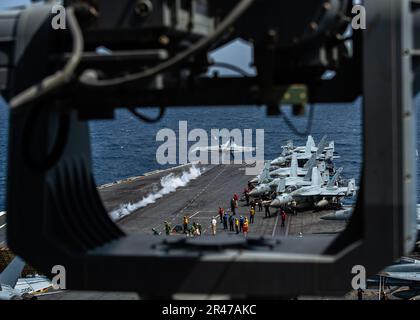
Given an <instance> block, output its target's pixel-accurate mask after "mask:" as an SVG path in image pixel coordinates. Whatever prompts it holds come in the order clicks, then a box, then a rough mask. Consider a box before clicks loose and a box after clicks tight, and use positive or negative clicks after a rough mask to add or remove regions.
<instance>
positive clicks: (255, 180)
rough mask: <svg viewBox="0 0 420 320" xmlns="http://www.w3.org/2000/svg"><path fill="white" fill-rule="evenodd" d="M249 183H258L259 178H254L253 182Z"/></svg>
mask: <svg viewBox="0 0 420 320" xmlns="http://www.w3.org/2000/svg"><path fill="white" fill-rule="evenodd" d="M249 182H251V183H255V182H258V178H257V177H255V178H253V179H252V180H250V181H249Z"/></svg>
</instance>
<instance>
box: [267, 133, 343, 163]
mask: <svg viewBox="0 0 420 320" xmlns="http://www.w3.org/2000/svg"><path fill="white" fill-rule="evenodd" d="M326 139H327V136H323V137H322V139H321V140H320V142H319V143H318V146H315V142H314V139H313V138H312V136H308V140H307V141H306V146H301V147H296V148H293V142H289V143H288V145H287V146H283V147H282V148H283V151H282V154H281V155H280V157H278V158H276V159H274V160H272V161H271V163H270V164H271V165H272V166H282V165H284V164H286V163H287V162H288V161H290V160H291V157H292V154H293V153H297V154H298V155H297V158H298V160H308V159H310V158H311V156H312V154H313V153H316V154H317V157H318V158H320V159H324V160H325V159H335V158H337V157H336V156H334V151H335V150H334V141H331V142H330V143H329V145H328V146H327V141H326ZM323 152H325V154H323Z"/></svg>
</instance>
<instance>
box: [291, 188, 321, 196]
mask: <svg viewBox="0 0 420 320" xmlns="http://www.w3.org/2000/svg"><path fill="white" fill-rule="evenodd" d="M296 191H298V192H296V196H299V197H300V196H302V197H310V196H317V195H319V191H320V190H319V189H311V190H299V189H298V190H296Z"/></svg>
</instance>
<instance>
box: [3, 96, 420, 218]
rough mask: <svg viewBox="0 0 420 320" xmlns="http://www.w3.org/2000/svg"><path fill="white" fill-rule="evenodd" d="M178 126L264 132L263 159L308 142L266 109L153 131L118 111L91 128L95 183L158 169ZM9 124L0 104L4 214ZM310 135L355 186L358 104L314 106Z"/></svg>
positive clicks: (189, 117) (220, 113) (169, 119)
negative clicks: (162, 136) (162, 149)
mask: <svg viewBox="0 0 420 320" xmlns="http://www.w3.org/2000/svg"><path fill="white" fill-rule="evenodd" d="M416 105H418V106H419V105H420V99H416ZM417 110H420V108H417ZM285 111H286V113H287V114H289V115H290V109H289V108H287V107H286V108H285ZM150 112H153V111H150ZM150 112H149V113H150ZM418 119H419V120H420V113H419V116H418ZM179 120H186V121H188V129H189V130H190V129H194V128H202V129H205V130H207V131H208V134H209V136H210V130H211V129H213V128H217V129H222V128H227V129H233V128H239V129H254V130H255V129H265V158H266V159H272V158H275V157H277V156H279V153H280V151H281V148H280V146H281V145H284V144H285V142H286V141H287V140H288V139H293V140H294V143H295V145H303V144H304V143H305V141H306V138H304V137H298V136H295V135H293V133H292V132H291V131H290V130H289V128H288V127H287V126H286V125H285V123H284V121H283V120H282V119H281V118H278V117H275V118H271V117H266V115H265V109H264V108H259V107H252V108H249V107H225V108H220V107H219V108H178V109H175V108H172V109H171V108H170V109H168V111H167V112H166V114H165V117H164V118H163V119H162V120H161V121H160V122H159V123H157V124H154V125H150V124H146V123H143V122H139V121H138V120H137V118H135V117H133V116H132V115H131V114H130V113H129V112H127V111H126V110H118V111H117V112H116V119H115V120H106V121H92V122H91V123H90V130H91V143H92V153H93V165H94V175H95V179H96V183H97V184H98V185H101V184H104V183H107V182H111V181H115V180H119V179H123V178H127V177H130V176H137V175H141V174H143V173H145V172H149V171H152V170H156V169H161V168H162V166H160V165H159V164H158V163H157V161H156V150H157V148H158V146H159V145H160V144H161V143H162V142H156V134H157V132H158V131H159V130H160V129H162V128H171V129H173V130H174V131H175V132H177V131H178V125H179V122H178V121H179ZM292 120H293V122H294V123H295V124H296V126H297V127H298V128H299V129H301V130H303V129H304V128H305V126H306V121H307V119H306V117H301V118H300V117H299V118H292ZM7 123H8V111H7V107H6V105H5V104H4V103H3V102H1V101H0V211H2V210H4V209H5V183H6V152H7ZM419 128H420V123H419ZM311 134H312V135H313V136H314V138H315V142H318V141H319V140H320V139H321V137H322V136H323V135H325V134H326V135H328V138H329V139H333V140H334V141H335V147H336V151H337V152H338V154H339V155H340V158H339V159H337V160H336V161H335V163H336V165H337V166H342V167H344V172H343V175H344V176H345V177H346V178H353V177H354V178H356V179H357V181H358V180H359V176H360V169H361V163H362V146H361V141H362V130H361V99H358V100H357V101H355V102H354V103H352V104H326V105H316V107H315V113H314V121H313V127H312V131H311ZM418 140H419V141H420V130H419V133H418ZM419 180H420V179H419ZM417 190H420V188H419V187H418V188H417ZM418 194H420V192H418Z"/></svg>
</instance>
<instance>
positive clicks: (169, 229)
mask: <svg viewBox="0 0 420 320" xmlns="http://www.w3.org/2000/svg"><path fill="white" fill-rule="evenodd" d="M165 233H166V235H167V236H169V235H170V234H171V225H170V224H169V223H168V221H165Z"/></svg>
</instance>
